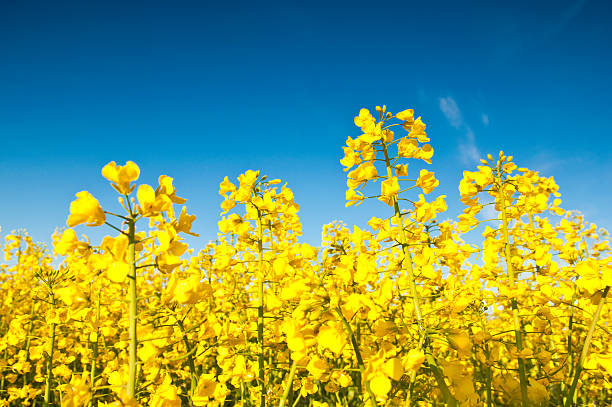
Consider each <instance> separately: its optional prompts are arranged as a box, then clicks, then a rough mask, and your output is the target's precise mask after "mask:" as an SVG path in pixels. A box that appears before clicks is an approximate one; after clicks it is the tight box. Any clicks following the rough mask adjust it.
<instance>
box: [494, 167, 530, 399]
mask: <svg viewBox="0 0 612 407" xmlns="http://www.w3.org/2000/svg"><path fill="white" fill-rule="evenodd" d="M499 171H501V168H500V169H499ZM497 181H498V182H499V198H500V200H501V213H502V232H503V234H504V257H505V260H506V268H507V269H508V275H509V277H510V285H511V287H512V288H516V274H515V272H514V267H513V266H512V259H511V253H510V235H509V233H508V217H507V214H506V195H505V191H504V184H503V181H502V179H501V175H498V179H497ZM511 303H512V319H513V323H514V338H515V343H516V348H517V349H518V351H519V352H521V351H522V350H523V333H522V328H521V321H520V319H519V312H518V302H517V301H516V298H513V299H512V301H511ZM518 365H519V380H520V386H521V402H522V404H523V407H527V406H528V405H529V398H528V397H527V372H526V369H525V360H524V359H523V357H522V356H519V357H518Z"/></svg>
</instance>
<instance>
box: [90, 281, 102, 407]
mask: <svg viewBox="0 0 612 407" xmlns="http://www.w3.org/2000/svg"><path fill="white" fill-rule="evenodd" d="M101 299H102V290H98V302H97V304H96V330H95V334H96V341H95V342H91V351H92V355H91V368H90V370H89V379H90V380H89V381H90V383H91V389H92V390H91V399H90V400H89V405H90V407H93V405H94V400H95V398H96V391H95V383H96V370H97V361H98V333H99V331H100V330H99V328H98V324H99V323H100V300H101Z"/></svg>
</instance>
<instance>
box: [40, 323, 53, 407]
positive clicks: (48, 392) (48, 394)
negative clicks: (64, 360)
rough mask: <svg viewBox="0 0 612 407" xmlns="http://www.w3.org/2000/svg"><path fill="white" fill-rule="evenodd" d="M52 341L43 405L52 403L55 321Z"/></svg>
mask: <svg viewBox="0 0 612 407" xmlns="http://www.w3.org/2000/svg"><path fill="white" fill-rule="evenodd" d="M50 339H51V342H50V343H49V350H48V352H47V353H48V356H47V380H46V382H45V399H44V403H43V406H44V407H47V406H49V403H51V384H52V382H53V352H54V351H55V322H52V323H51V338H50Z"/></svg>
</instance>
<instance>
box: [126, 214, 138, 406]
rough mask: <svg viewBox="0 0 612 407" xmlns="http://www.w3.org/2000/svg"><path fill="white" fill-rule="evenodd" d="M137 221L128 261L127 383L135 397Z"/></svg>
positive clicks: (132, 225) (130, 235) (131, 224)
mask: <svg viewBox="0 0 612 407" xmlns="http://www.w3.org/2000/svg"><path fill="white" fill-rule="evenodd" d="M135 223H136V221H135V220H134V218H133V217H132V218H131V219H130V220H129V221H128V226H129V230H128V239H129V243H128V263H129V266H130V270H129V274H128V278H129V280H130V286H129V295H130V316H129V318H130V325H129V338H130V345H129V375H128V385H127V395H128V397H131V398H135V397H136V394H137V383H136V381H137V368H138V364H137V363H138V358H137V351H138V338H137V332H136V330H137V324H138V292H137V289H136V238H135V229H136V225H135Z"/></svg>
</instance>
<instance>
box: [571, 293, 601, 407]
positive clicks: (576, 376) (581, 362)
mask: <svg viewBox="0 0 612 407" xmlns="http://www.w3.org/2000/svg"><path fill="white" fill-rule="evenodd" d="M608 291H610V286H607V287H606V288H604V290H603V293H602V294H601V299H600V300H599V304H598V305H597V310H596V311H595V315H593V321H591V326H590V327H589V332H588V333H587V336H586V340H585V342H584V345H583V347H582V353H581V354H580V359H578V364H577V365H576V373H574V380H573V381H572V385H571V387H570V389H569V392H568V394H567V398H566V399H565V407H570V406H571V405H572V404H573V403H574V393H575V392H576V387H577V386H578V380H580V375H581V374H582V370H583V369H584V362H585V361H586V358H587V355H588V354H589V347H590V346H591V341H592V340H593V333H594V332H595V328H596V327H597V321H598V320H599V315H600V314H601V310H602V308H603V306H604V304H605V302H606V296H607V295H608Z"/></svg>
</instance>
